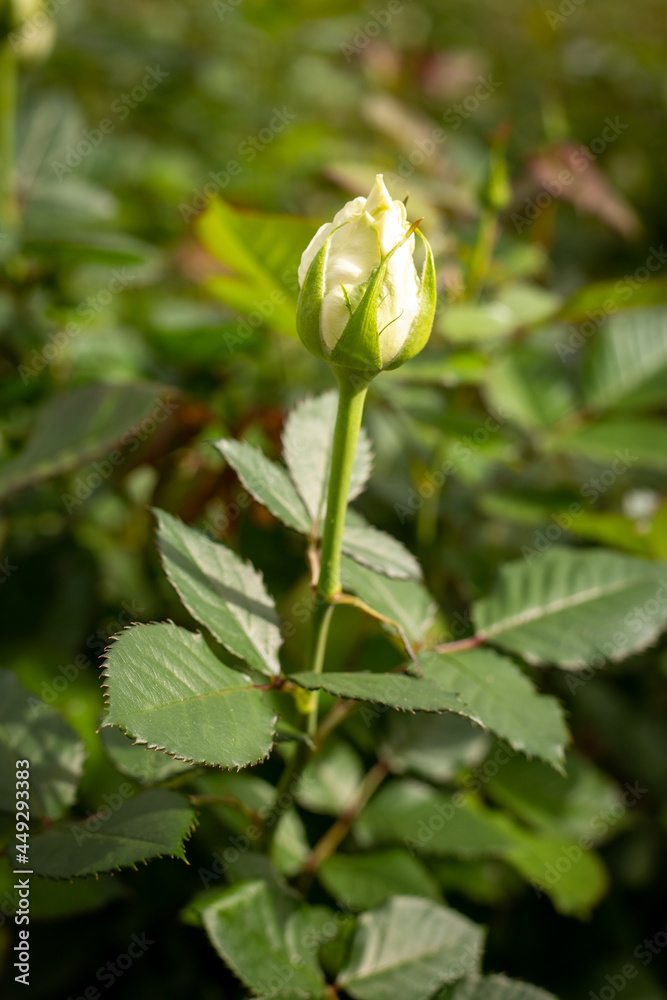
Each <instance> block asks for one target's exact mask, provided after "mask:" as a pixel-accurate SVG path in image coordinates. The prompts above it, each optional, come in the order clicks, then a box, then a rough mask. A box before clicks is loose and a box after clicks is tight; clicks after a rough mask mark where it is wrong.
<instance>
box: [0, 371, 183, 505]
mask: <svg viewBox="0 0 667 1000" xmlns="http://www.w3.org/2000/svg"><path fill="white" fill-rule="evenodd" d="M165 392H166V390H165V388H164V386H159V385H151V384H148V383H146V384H136V385H85V386H81V387H80V388H78V389H74V390H72V391H71V392H68V393H65V394H63V395H59V396H55V397H54V398H53V399H52V400H50V402H48V403H47V404H46V405H45V406H44V407H42V409H41V411H40V412H39V413H38V414H37V417H36V419H35V424H34V427H33V430H32V434H31V436H30V439H29V441H28V443H27V445H26V446H25V447H24V449H23V451H22V452H21V453H20V454H19V455H17V457H16V458H13V459H11V460H10V461H9V462H6V463H5V464H4V465H2V466H0V496H5V495H7V494H10V493H13V492H15V491H16V490H20V489H24V488H25V487H26V486H31V485H33V484H35V483H39V482H42V481H43V480H44V479H49V478H50V477H52V476H56V475H61V474H62V473H64V472H70V471H71V470H72V469H76V468H78V467H79V466H81V465H85V464H86V463H87V462H92V461H93V459H95V458H97V457H99V456H100V455H103V454H104V453H105V452H107V451H109V450H110V449H111V448H113V446H114V445H117V446H119V447H122V445H123V444H124V443H126V442H127V441H131V440H132V439H133V438H135V439H136V437H137V435H138V434H139V433H140V432H141V427H140V424H141V421H142V420H143V418H144V417H147V416H148V414H149V413H151V412H152V411H153V410H154V409H155V408H156V407H160V408H161V412H165V409H164V408H165V406H166V405H167V404H164V403H163V402H162V396H164V394H165ZM166 412H167V413H168V412H169V410H168V409H167V410H166Z"/></svg>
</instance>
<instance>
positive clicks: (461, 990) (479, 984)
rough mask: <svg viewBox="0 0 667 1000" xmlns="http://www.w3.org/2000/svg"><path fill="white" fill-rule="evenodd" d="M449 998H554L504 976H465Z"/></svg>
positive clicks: (546, 999) (538, 999)
mask: <svg viewBox="0 0 667 1000" xmlns="http://www.w3.org/2000/svg"><path fill="white" fill-rule="evenodd" d="M450 997H451V1000H556V998H555V997H554V995H553V994H552V993H547V992H546V990H541V989H539V987H537V986H532V985H531V984H530V983H522V982H519V980H518V979H508V978H507V977H506V976H480V977H479V978H474V979H473V978H472V977H470V978H466V979H462V980H461V982H460V983H457V984H456V986H455V987H454V989H453V990H452V991H451V993H450Z"/></svg>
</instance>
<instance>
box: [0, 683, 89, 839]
mask: <svg viewBox="0 0 667 1000" xmlns="http://www.w3.org/2000/svg"><path fill="white" fill-rule="evenodd" d="M85 757H86V752H85V745H84V742H83V740H81V739H80V738H79V736H78V735H77V733H75V731H74V730H73V729H72V728H71V727H70V726H68V725H67V723H66V722H65V721H64V719H63V718H62V717H61V715H60V713H59V712H57V711H56V710H55V708H51V707H50V706H49V705H46V704H45V703H44V702H43V701H41V700H40V699H39V698H36V697H35V696H34V695H32V694H31V693H30V692H29V691H26V689H25V688H24V687H23V685H22V684H21V683H20V682H19V680H18V678H17V677H16V676H15V675H14V674H12V673H10V671H9V670H0V809H4V810H6V811H7V812H13V811H14V807H15V804H16V770H17V768H16V761H17V760H24V759H25V760H29V761H30V779H29V780H30V789H29V791H30V812H31V814H34V815H35V816H41V817H43V818H44V819H50V820H54V819H58V818H59V817H60V816H62V815H63V813H64V812H65V811H66V810H67V809H68V808H69V806H71V805H72V803H73V802H74V801H75V799H76V790H77V787H78V784H79V781H80V779H81V775H82V774H83V762H84V760H85ZM21 770H23V769H21Z"/></svg>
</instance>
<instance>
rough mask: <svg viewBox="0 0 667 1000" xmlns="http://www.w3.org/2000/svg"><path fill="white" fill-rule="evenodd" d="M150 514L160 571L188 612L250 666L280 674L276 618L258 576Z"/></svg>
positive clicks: (166, 518)
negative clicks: (155, 531) (155, 527)
mask: <svg viewBox="0 0 667 1000" xmlns="http://www.w3.org/2000/svg"><path fill="white" fill-rule="evenodd" d="M155 515H156V517H157V519H158V547H159V549H160V554H161V556H162V562H163V564H164V569H165V572H166V574H167V576H168V577H169V580H170V581H171V583H172V584H173V586H174V588H175V589H176V591H177V593H178V595H179V597H180V598H181V600H182V601H183V604H184V605H185V606H186V608H187V609H188V611H189V612H190V613H191V614H192V615H193V616H194V617H195V618H196V619H197V621H199V622H201V623H202V625H205V626H206V627H207V628H208V629H209V631H210V632H211V633H212V635H214V636H215V638H216V639H217V640H218V641H219V642H221V643H222V644H223V646H226V647H227V649H228V650H230V652H232V653H234V655H235V656H238V657H240V658H241V659H243V660H245V661H246V663H248V664H249V665H250V666H251V667H254V668H255V669H256V670H259V671H261V672H262V673H264V674H270V675H271V674H278V673H280V664H279V662H278V649H279V648H280V644H281V642H282V636H281V634H280V629H279V628H278V615H277V613H276V610H275V605H274V603H273V600H272V599H271V597H270V596H269V594H268V593H267V591H266V588H265V587H264V582H263V580H262V577H261V574H260V573H258V572H257V570H256V569H254V568H253V567H252V566H251V565H250V564H249V563H247V562H244V561H243V560H242V559H240V558H239V557H238V556H237V555H236V554H235V553H234V552H232V551H231V549H228V548H227V547H226V546H225V545H223V544H221V543H219V542H214V541H212V540H211V539H210V538H207V537H206V535H203V534H202V533H201V532H200V531H195V530H194V529H193V528H188V527H187V525H185V524H183V522H182V521H179V520H177V519H176V518H175V517H171V515H169V514H165V513H164V512H163V511H159V510H158V511H155Z"/></svg>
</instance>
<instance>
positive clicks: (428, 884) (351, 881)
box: [317, 848, 442, 910]
mask: <svg viewBox="0 0 667 1000" xmlns="http://www.w3.org/2000/svg"><path fill="white" fill-rule="evenodd" d="M317 877H318V878H319V880H320V882H321V883H322V885H323V886H324V887H325V889H326V890H327V892H329V893H331V895H332V896H334V897H335V898H336V899H337V900H339V902H340V903H341V904H342V905H343V906H345V907H347V908H351V909H355V910H357V909H359V910H367V909H372V908H373V907H375V906H380V905H381V904H382V903H384V902H386V900H387V899H388V898H389V896H392V895H394V894H397V895H398V894H410V895H411V896H424V897H426V898H427V899H432V900H434V901H435V902H440V900H441V898H442V897H441V893H440V890H439V888H438V883H437V882H436V880H435V879H434V878H433V876H432V875H431V874H430V872H429V871H428V869H427V868H426V867H425V866H424V865H423V864H422V862H421V861H420V860H419V859H418V858H416V857H414V856H413V855H411V854H409V853H408V852H407V851H404V850H400V849H399V848H389V849H388V850H385V851H366V852H365V853H364V854H335V855H334V856H333V857H331V858H329V859H328V860H327V861H325V862H324V864H322V865H320V867H319V868H318V870H317Z"/></svg>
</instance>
